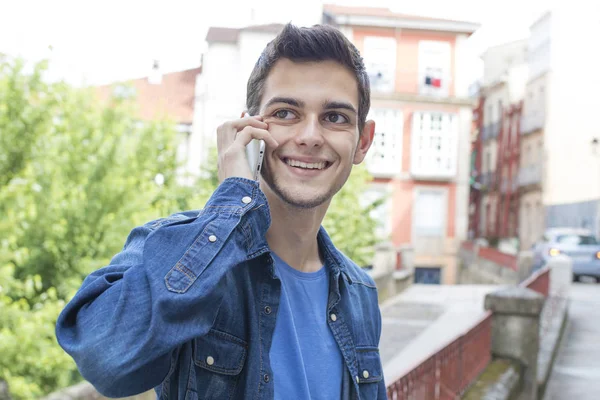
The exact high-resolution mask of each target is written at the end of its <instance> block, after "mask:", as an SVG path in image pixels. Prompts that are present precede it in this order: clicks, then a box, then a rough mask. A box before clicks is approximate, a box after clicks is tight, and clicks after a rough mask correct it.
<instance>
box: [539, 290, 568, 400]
mask: <svg viewBox="0 0 600 400" xmlns="http://www.w3.org/2000/svg"><path fill="white" fill-rule="evenodd" d="M552 301H554V302H555V303H554V304H552V303H551V302H552ZM546 305H547V306H548V309H547V310H546V309H544V310H543V311H542V321H544V318H543V315H544V313H545V312H555V313H556V317H554V318H552V319H551V320H546V321H544V322H543V324H542V327H541V328H542V329H544V331H545V332H544V333H543V335H541V340H540V351H539V354H538V370H537V382H538V399H543V398H544V393H545V392H546V385H547V384H548V380H549V379H550V374H551V373H552V366H553V365H554V361H555V359H556V355H557V354H558V349H559V347H560V342H561V340H562V337H563V334H564V332H565V328H566V326H567V323H568V321H569V299H565V298H555V299H550V298H549V299H547V304H546ZM550 307H553V308H554V310H552V309H551V308H550ZM545 324H548V326H545Z"/></svg>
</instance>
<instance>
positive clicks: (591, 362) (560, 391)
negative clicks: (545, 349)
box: [544, 282, 600, 400]
mask: <svg viewBox="0 0 600 400" xmlns="http://www.w3.org/2000/svg"><path fill="white" fill-rule="evenodd" d="M599 337H600V284H597V283H588V282H586V283H575V284H573V286H572V288H571V303H570V306H569V322H568V324H567V328H566V331H565V334H564V337H563V340H562V343H561V348H560V349H559V351H558V355H557V358H556V362H555V363H554V368H553V370H552V374H551V376H550V381H549V382H548V387H547V389H546V394H545V397H544V399H545V400H564V399H577V400H588V399H589V400H592V399H594V400H595V399H598V398H600V341H599V340H598V338H599Z"/></svg>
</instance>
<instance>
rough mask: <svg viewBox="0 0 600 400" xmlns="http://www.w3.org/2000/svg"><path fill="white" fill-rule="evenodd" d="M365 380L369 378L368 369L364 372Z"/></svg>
mask: <svg viewBox="0 0 600 400" xmlns="http://www.w3.org/2000/svg"><path fill="white" fill-rule="evenodd" d="M363 378H365V379H368V378H369V371H367V370H366V369H365V370H364V371H363Z"/></svg>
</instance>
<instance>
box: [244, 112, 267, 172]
mask: <svg viewBox="0 0 600 400" xmlns="http://www.w3.org/2000/svg"><path fill="white" fill-rule="evenodd" d="M248 115H249V114H248V113H244V116H248ZM264 156H265V141H264V140H257V139H252V141H250V143H248V144H247V145H246V157H247V158H248V163H249V165H250V171H251V172H252V176H253V177H254V180H255V181H257V180H258V178H259V177H260V169H261V168H262V162H263V158H264Z"/></svg>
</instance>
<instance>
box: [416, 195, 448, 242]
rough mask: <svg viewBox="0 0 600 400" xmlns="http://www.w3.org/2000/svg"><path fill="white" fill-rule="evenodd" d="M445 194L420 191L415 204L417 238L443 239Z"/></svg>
mask: <svg viewBox="0 0 600 400" xmlns="http://www.w3.org/2000/svg"><path fill="white" fill-rule="evenodd" d="M444 200H445V196H444V192H442V191H440V190H435V189H419V190H418V192H417V196H416V199H415V202H414V207H415V208H414V215H413V224H414V228H413V229H414V233H415V235H416V236H417V237H424V236H425V237H443V236H444V225H445V221H446V207H445V204H444V203H445V201H444Z"/></svg>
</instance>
